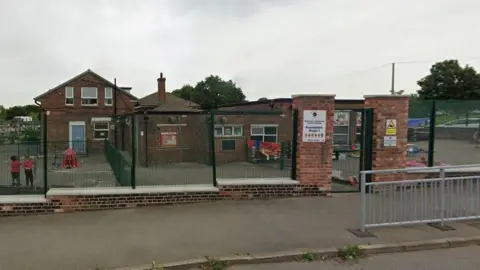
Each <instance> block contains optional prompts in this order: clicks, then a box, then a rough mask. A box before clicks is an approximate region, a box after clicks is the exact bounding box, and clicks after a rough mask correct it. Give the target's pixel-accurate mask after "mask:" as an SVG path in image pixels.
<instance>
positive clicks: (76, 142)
mask: <svg viewBox="0 0 480 270" xmlns="http://www.w3.org/2000/svg"><path fill="white" fill-rule="evenodd" d="M70 139H71V140H72V150H73V151H75V152H77V153H85V125H78V124H77V125H71V134H70Z"/></svg>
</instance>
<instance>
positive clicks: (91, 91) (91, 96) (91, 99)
mask: <svg viewBox="0 0 480 270" xmlns="http://www.w3.org/2000/svg"><path fill="white" fill-rule="evenodd" d="M82 105H84V106H95V105H98V92H97V88H95V87H82Z"/></svg>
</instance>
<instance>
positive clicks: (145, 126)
mask: <svg viewBox="0 0 480 270" xmlns="http://www.w3.org/2000/svg"><path fill="white" fill-rule="evenodd" d="M143 124H144V125H143V126H144V131H143V132H144V133H145V134H143V137H144V138H145V139H144V143H145V151H144V152H145V167H147V168H148V115H145V116H144V117H143Z"/></svg>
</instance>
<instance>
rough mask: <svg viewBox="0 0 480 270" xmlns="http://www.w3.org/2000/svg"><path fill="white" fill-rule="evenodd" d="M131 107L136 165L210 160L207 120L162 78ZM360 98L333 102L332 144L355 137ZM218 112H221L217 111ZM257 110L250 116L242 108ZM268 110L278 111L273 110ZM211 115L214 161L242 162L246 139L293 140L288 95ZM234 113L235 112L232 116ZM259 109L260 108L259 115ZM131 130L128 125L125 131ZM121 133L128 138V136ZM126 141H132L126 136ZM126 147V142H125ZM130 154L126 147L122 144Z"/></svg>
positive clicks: (230, 106) (207, 116) (343, 143)
mask: <svg viewBox="0 0 480 270" xmlns="http://www.w3.org/2000/svg"><path fill="white" fill-rule="evenodd" d="M139 103H140V106H139V107H137V108H136V110H135V111H136V114H137V116H136V122H137V125H136V127H137V128H136V129H137V130H136V131H135V132H136V134H137V141H136V143H135V144H136V146H137V147H136V149H137V151H136V152H137V153H136V154H137V157H138V159H137V160H138V162H139V164H140V165H143V166H149V165H154V164H162V163H172V162H198V163H209V162H210V158H211V155H210V152H211V145H210V141H211V140H210V138H209V129H210V126H209V125H210V124H209V123H210V121H209V117H210V116H209V115H208V112H203V111H202V110H200V108H199V106H198V104H195V103H193V102H191V101H188V100H184V99H181V98H178V97H176V96H174V95H172V94H171V93H168V92H166V78H165V77H164V76H163V74H160V77H159V78H158V79H157V91H155V92H154V93H152V94H150V95H147V96H145V97H143V98H141V99H140V100H139ZM363 107H364V101H363V100H337V101H336V103H335V109H336V113H335V117H337V118H338V119H336V120H335V121H334V142H335V143H336V144H342V145H345V144H354V143H356V142H357V140H358V136H359V135H360V126H361V123H360V122H359V121H358V120H359V117H358V116H359V114H358V113H357V112H355V111H353V109H362V108H363ZM221 111H225V112H226V113H224V114H221ZM249 111H250V112H251V111H255V112H257V113H256V114H255V115H250V114H242V112H249ZM272 111H280V112H281V113H278V114H272V113H271V112H272ZM217 112H219V113H217V114H216V115H215V119H214V136H215V158H216V162H217V163H225V162H235V161H244V160H246V159H247V157H248V155H249V152H248V151H249V150H248V147H247V144H248V141H249V140H258V141H264V142H272V143H278V144H280V143H282V142H284V143H290V142H291V141H292V138H293V132H292V131H293V110H292V99H291V98H278V99H271V100H260V101H253V102H244V103H239V104H230V105H226V106H221V107H220V108H219V109H218V111H217ZM235 112H238V114H236V113H235ZM262 112H265V113H264V114H262ZM126 132H127V133H131V132H132V131H131V129H130V130H129V129H126ZM125 137H128V138H130V136H129V135H128V134H125ZM127 140H131V139H127ZM127 145H128V143H127ZM126 148H127V149H128V151H129V152H130V153H131V149H132V148H131V146H128V147H126Z"/></svg>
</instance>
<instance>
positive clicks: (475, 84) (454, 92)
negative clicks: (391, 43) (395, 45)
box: [417, 60, 480, 100]
mask: <svg viewBox="0 0 480 270" xmlns="http://www.w3.org/2000/svg"><path fill="white" fill-rule="evenodd" d="M417 84H418V86H420V90H418V95H419V97H420V98H422V99H435V100H472V99H480V74H478V73H477V71H476V70H475V69H474V68H473V67H471V66H468V65H466V66H465V67H462V66H461V65H460V64H459V62H458V61H457V60H445V61H443V62H438V63H436V64H434V65H433V66H432V67H431V68H430V74H428V75H427V76H425V77H424V78H422V79H421V80H419V81H418V82H417Z"/></svg>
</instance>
